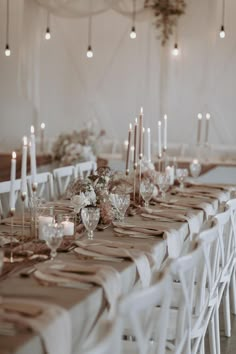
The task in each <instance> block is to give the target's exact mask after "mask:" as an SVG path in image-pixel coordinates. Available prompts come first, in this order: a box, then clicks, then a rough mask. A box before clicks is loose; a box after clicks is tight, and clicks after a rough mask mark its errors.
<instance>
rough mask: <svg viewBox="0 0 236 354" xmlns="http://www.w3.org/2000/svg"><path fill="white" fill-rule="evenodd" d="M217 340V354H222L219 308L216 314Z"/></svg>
mask: <svg viewBox="0 0 236 354" xmlns="http://www.w3.org/2000/svg"><path fill="white" fill-rule="evenodd" d="M215 339H216V354H220V353H221V352H220V323H219V308H218V307H217V309H216V312H215Z"/></svg>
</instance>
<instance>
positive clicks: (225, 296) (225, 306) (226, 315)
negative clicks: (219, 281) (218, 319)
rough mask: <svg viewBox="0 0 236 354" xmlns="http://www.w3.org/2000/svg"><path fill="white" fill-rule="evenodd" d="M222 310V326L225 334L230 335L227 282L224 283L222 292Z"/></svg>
mask: <svg viewBox="0 0 236 354" xmlns="http://www.w3.org/2000/svg"><path fill="white" fill-rule="evenodd" d="M223 312H224V328H225V336H226V337H231V319H230V302H229V284H227V285H226V288H225V291H224V294H223Z"/></svg>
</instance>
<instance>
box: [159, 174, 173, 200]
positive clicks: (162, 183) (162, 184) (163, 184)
mask: <svg viewBox="0 0 236 354" xmlns="http://www.w3.org/2000/svg"><path fill="white" fill-rule="evenodd" d="M170 184H171V176H170V175H169V174H168V173H166V172H159V173H158V174H157V185H158V187H159V190H160V192H161V198H162V199H163V200H165V199H166V192H167V191H168V189H169V187H170Z"/></svg>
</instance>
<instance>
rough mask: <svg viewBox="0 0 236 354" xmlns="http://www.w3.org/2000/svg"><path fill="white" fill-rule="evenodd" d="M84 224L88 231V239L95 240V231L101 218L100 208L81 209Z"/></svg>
mask: <svg viewBox="0 0 236 354" xmlns="http://www.w3.org/2000/svg"><path fill="white" fill-rule="evenodd" d="M81 218H82V221H83V224H84V226H85V228H86V230H87V231H88V239H89V240H93V231H94V230H95V229H96V227H97V224H98V222H99V218H100V209H99V208H95V207H89V208H83V209H82V210H81Z"/></svg>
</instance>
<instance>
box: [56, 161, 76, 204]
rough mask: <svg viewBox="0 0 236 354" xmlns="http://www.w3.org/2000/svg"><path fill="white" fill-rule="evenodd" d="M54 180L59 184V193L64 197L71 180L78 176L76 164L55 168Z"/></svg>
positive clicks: (59, 195)
mask: <svg viewBox="0 0 236 354" xmlns="http://www.w3.org/2000/svg"><path fill="white" fill-rule="evenodd" d="M53 176H54V180H55V183H56V186H57V195H58V197H59V198H60V197H62V196H63V194H64V193H65V191H66V189H67V187H68V186H69V184H70V182H72V181H73V180H74V179H75V178H76V170H75V167H74V166H65V167H59V168H56V169H54V170H53Z"/></svg>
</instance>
